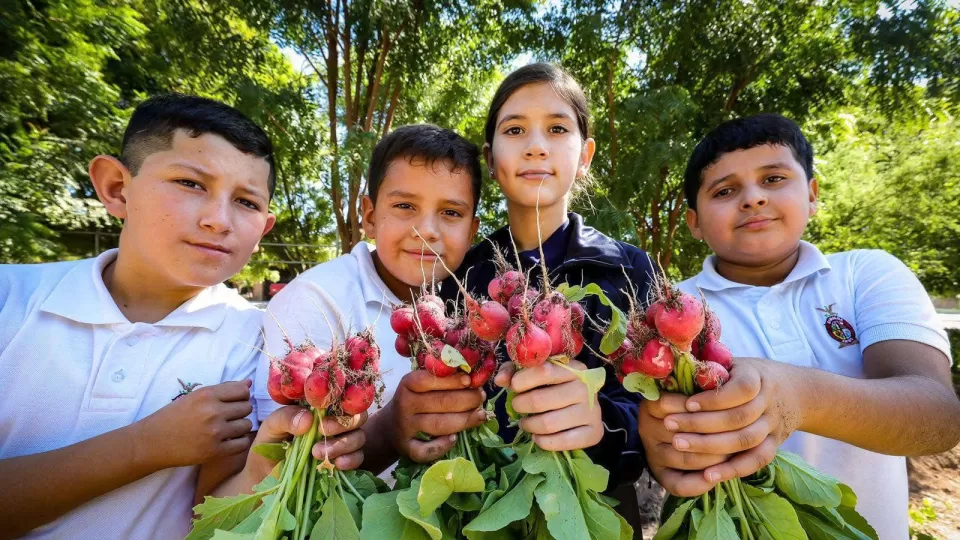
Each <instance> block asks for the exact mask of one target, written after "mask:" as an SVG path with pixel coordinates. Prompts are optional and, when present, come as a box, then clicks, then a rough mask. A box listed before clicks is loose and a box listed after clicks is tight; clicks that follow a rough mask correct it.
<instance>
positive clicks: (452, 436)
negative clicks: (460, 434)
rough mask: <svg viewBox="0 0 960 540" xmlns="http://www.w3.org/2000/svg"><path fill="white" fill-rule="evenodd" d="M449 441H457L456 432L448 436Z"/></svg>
mask: <svg viewBox="0 0 960 540" xmlns="http://www.w3.org/2000/svg"><path fill="white" fill-rule="evenodd" d="M450 442H452V443H454V442H457V434H456V433H454V434H453V435H451V436H450Z"/></svg>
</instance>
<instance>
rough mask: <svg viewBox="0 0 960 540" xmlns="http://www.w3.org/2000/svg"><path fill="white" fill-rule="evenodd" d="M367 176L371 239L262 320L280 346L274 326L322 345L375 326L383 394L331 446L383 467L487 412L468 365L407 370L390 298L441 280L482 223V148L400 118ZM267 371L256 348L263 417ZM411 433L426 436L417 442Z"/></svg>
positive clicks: (442, 449)
mask: <svg viewBox="0 0 960 540" xmlns="http://www.w3.org/2000/svg"><path fill="white" fill-rule="evenodd" d="M367 182H368V193H367V195H366V196H365V197H364V198H363V201H362V203H361V217H362V220H363V230H364V232H365V234H366V236H367V237H368V238H370V239H372V240H373V243H372V244H370V243H367V242H360V243H359V244H357V245H356V246H355V247H354V248H353V249H352V250H351V252H350V253H349V254H346V255H343V256H341V257H338V258H337V259H334V260H332V261H330V262H327V263H323V264H320V265H318V266H316V267H314V268H311V269H310V270H308V271H306V272H304V273H303V274H301V275H299V276H297V278H296V279H294V280H293V281H292V282H291V283H290V284H289V285H287V286H286V287H284V289H283V290H282V291H280V293H278V294H277V296H276V297H275V298H274V299H273V300H272V301H271V302H270V305H269V306H268V310H269V311H270V314H267V315H266V316H265V317H264V322H263V326H264V330H265V332H266V350H267V351H268V352H270V353H271V354H275V355H276V354H280V352H281V351H284V350H285V347H286V345H285V341H284V337H283V333H284V332H283V331H285V332H286V333H287V334H288V335H289V336H290V337H291V338H292V340H293V341H294V342H299V341H302V340H304V339H307V338H309V339H310V340H311V341H312V342H313V343H314V344H316V345H317V346H318V347H320V348H321V349H324V348H328V347H329V346H330V345H331V343H332V342H333V341H334V340H337V341H338V342H340V343H343V341H344V339H346V336H347V335H349V334H352V333H356V332H358V331H360V330H363V329H365V328H371V329H372V331H373V334H374V339H375V341H376V342H377V343H378V344H379V346H380V351H381V357H380V370H381V373H383V377H384V383H385V387H386V392H385V394H384V401H385V404H384V406H383V408H382V409H380V410H377V411H376V413H375V414H372V416H371V417H370V421H369V422H367V423H366V424H365V425H364V426H363V429H362V430H355V431H352V432H351V433H348V434H346V435H344V436H343V439H344V440H343V441H341V442H340V443H339V448H340V450H341V451H344V453H345V455H344V457H342V458H340V460H338V461H334V464H335V465H337V466H338V467H342V466H356V465H355V464H356V463H358V460H355V459H353V458H352V457H351V454H350V452H356V451H359V449H360V448H361V447H362V448H363V458H364V468H366V469H368V470H371V471H375V472H380V471H382V470H384V469H386V468H387V467H389V466H390V465H391V464H393V463H394V462H395V461H396V460H397V459H398V457H400V456H407V457H410V458H411V459H414V460H416V461H429V460H432V459H436V458H439V457H440V456H442V455H443V454H444V453H446V451H447V450H448V449H449V448H450V447H451V446H452V445H453V441H454V438H453V436H454V435H455V434H456V433H458V432H460V431H462V430H464V429H466V428H468V427H473V426H475V425H478V424H480V423H482V422H483V421H485V420H486V416H485V414H484V412H483V411H482V410H481V406H482V404H483V392H482V391H481V390H479V389H471V388H469V383H470V377H469V376H467V375H463V376H462V377H445V378H437V377H434V376H433V375H431V374H430V373H428V372H426V371H423V370H418V371H414V372H410V361H409V359H407V358H404V357H401V356H400V355H399V353H397V352H396V350H395V349H394V346H393V344H394V342H395V340H396V337H397V336H396V333H395V332H394V331H393V329H392V328H391V327H390V313H391V310H392V307H393V306H394V305H397V304H399V303H401V302H410V301H412V300H413V299H414V298H415V297H416V296H418V295H420V294H421V286H424V285H425V286H426V288H427V289H428V290H429V289H430V288H431V286H432V285H433V284H436V285H437V286H439V283H440V281H442V280H443V279H444V278H446V277H447V273H446V271H445V270H444V265H446V267H448V268H451V269H455V268H457V267H458V266H459V265H460V263H461V261H462V260H463V257H464V255H465V254H466V252H467V250H468V249H469V247H470V243H471V241H472V240H473V237H474V235H475V234H476V232H477V227H478V225H479V221H478V219H477V217H476V208H477V205H478V203H479V199H480V186H481V176H480V162H479V150H478V149H477V147H476V146H475V145H473V144H472V143H470V142H469V141H467V140H465V139H464V138H463V137H461V136H460V135H457V134H456V133H454V132H453V131H450V130H447V129H441V128H439V127H437V126H432V125H412V126H403V127H400V128H398V129H397V130H396V131H393V132H392V133H390V134H389V135H387V136H386V137H384V138H383V139H382V140H381V141H380V142H379V143H378V144H377V146H376V148H375V149H374V151H373V155H372V156H371V160H370V167H369V170H368V173H367ZM441 260H442V262H443V264H441ZM321 310H322V311H323V312H324V313H323V314H321V313H320V311H321ZM324 315H325V317H324ZM274 317H275V318H276V321H274ZM328 320H329V321H330V323H329V324H328V322H327V321H328ZM281 327H282V330H283V331H281ZM268 370H269V359H268V358H266V357H263V358H262V359H261V361H260V365H259V368H258V377H257V387H256V391H255V395H256V397H257V403H258V413H259V415H260V416H261V417H263V416H265V415H267V414H268V413H269V412H270V411H271V410H273V409H275V408H276V407H278V405H277V404H276V403H274V402H273V401H272V400H271V399H270V397H269V394H268V392H267V389H266V374H267V372H268ZM374 409H376V407H374ZM419 432H422V433H426V434H428V435H431V436H432V437H433V438H432V439H431V440H430V441H422V440H420V439H418V438H417V437H416V435H417V433H419ZM347 451H349V452H347ZM320 455H322V454H320Z"/></svg>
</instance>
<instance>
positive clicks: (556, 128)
mask: <svg viewBox="0 0 960 540" xmlns="http://www.w3.org/2000/svg"><path fill="white" fill-rule="evenodd" d="M569 131H570V130H569V129H567V128H566V127H565V126H550V133H568V132H569Z"/></svg>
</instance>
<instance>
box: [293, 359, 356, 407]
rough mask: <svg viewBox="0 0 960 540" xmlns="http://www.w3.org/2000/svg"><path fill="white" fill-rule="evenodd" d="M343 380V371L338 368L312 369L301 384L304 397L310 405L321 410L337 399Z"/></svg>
mask: <svg viewBox="0 0 960 540" xmlns="http://www.w3.org/2000/svg"><path fill="white" fill-rule="evenodd" d="M331 382H332V383H333V384H331ZM345 382H346V380H345V378H344V375H343V371H342V370H340V369H338V368H333V369H321V370H317V371H314V372H313V373H311V374H310V376H309V377H307V381H306V383H305V384H304V385H303V393H304V397H305V398H306V400H307V403H309V404H310V406H311V407H313V408H314V409H317V410H321V411H322V410H324V409H326V408H327V407H329V406H330V405H331V404H332V403H333V402H334V400H336V399H337V397H338V396H339V394H340V391H341V390H342V389H343V385H344V383H345Z"/></svg>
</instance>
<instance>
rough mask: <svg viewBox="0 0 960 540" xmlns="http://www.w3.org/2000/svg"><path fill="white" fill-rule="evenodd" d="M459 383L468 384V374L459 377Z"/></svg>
mask: <svg viewBox="0 0 960 540" xmlns="http://www.w3.org/2000/svg"><path fill="white" fill-rule="evenodd" d="M460 384H462V385H464V386H470V376H469V375H464V376H462V377H460Z"/></svg>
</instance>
